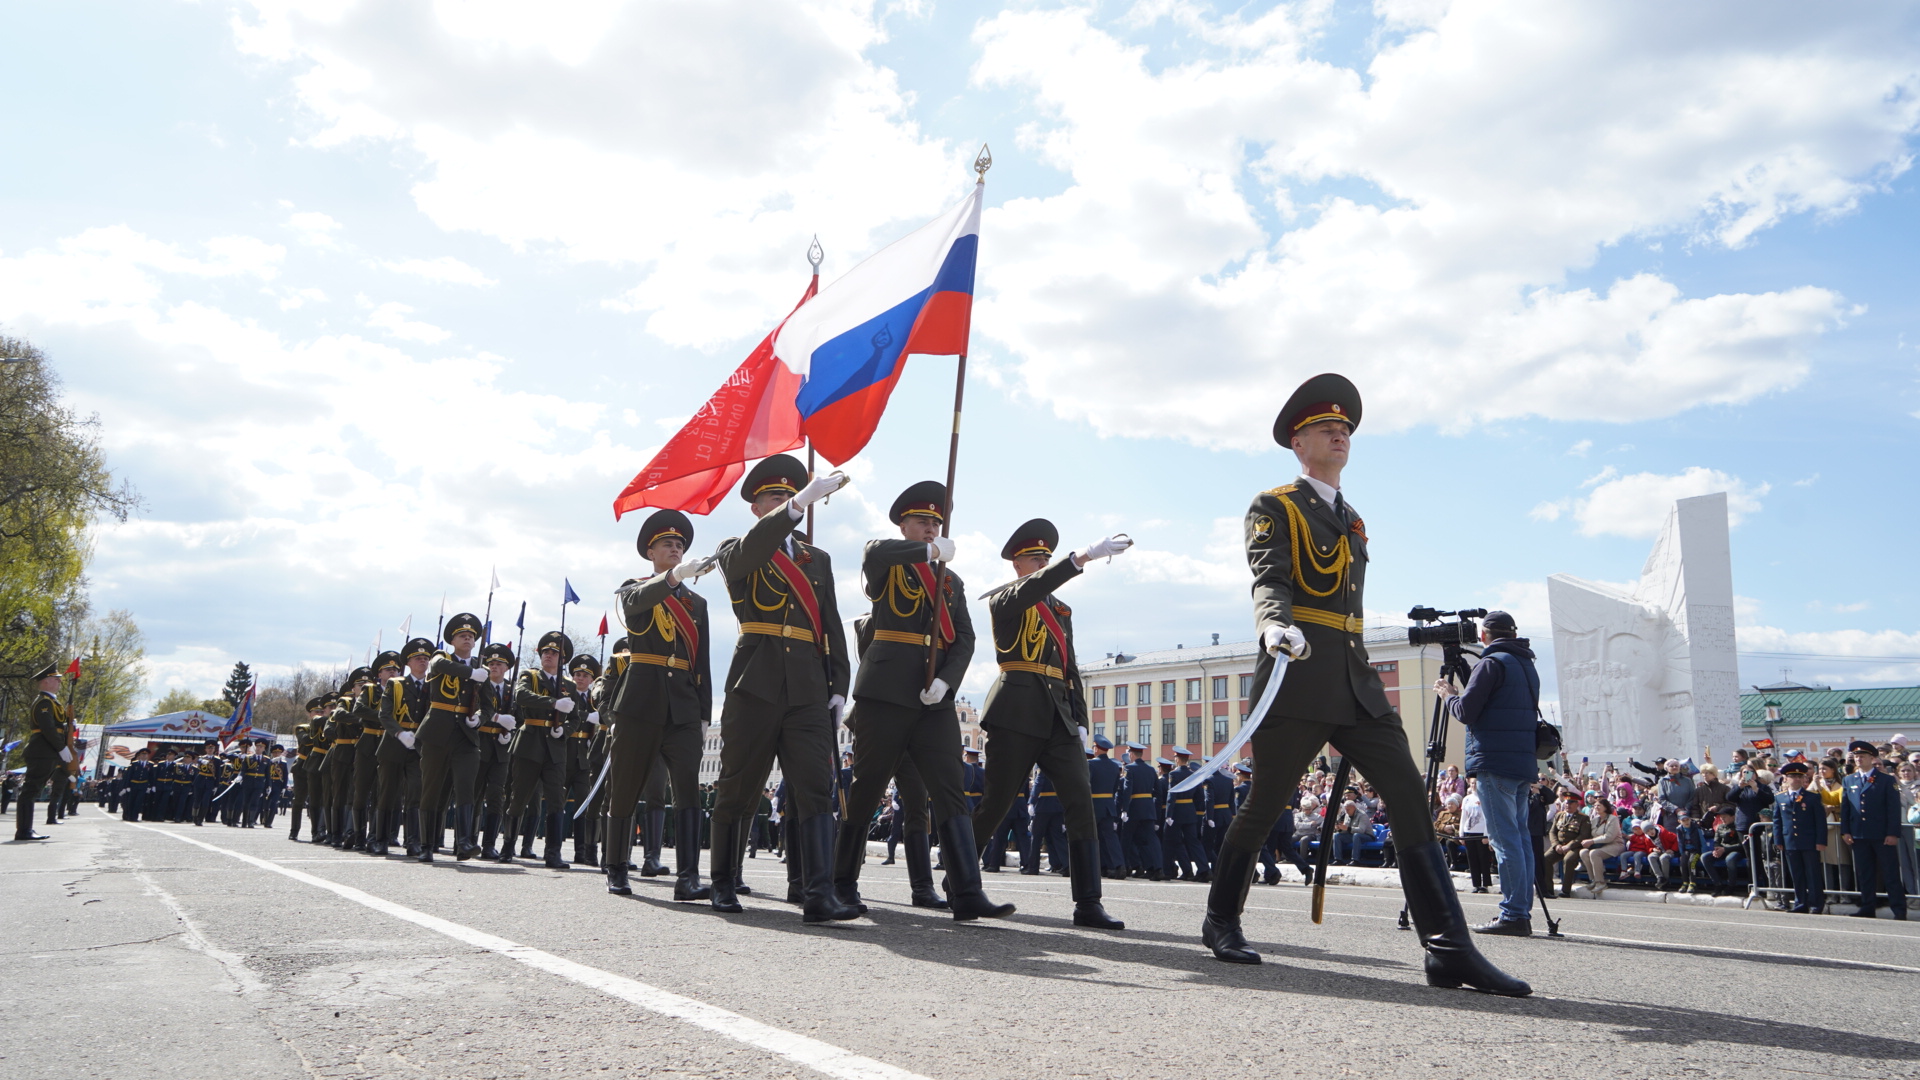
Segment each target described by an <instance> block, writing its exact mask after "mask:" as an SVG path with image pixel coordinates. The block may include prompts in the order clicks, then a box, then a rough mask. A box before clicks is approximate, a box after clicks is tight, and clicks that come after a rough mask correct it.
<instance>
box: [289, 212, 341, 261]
mask: <svg viewBox="0 0 1920 1080" xmlns="http://www.w3.org/2000/svg"><path fill="white" fill-rule="evenodd" d="M287 228H289V229H292V230H293V231H294V233H295V234H296V235H298V236H299V237H300V242H301V243H303V244H305V245H307V246H308V247H315V248H320V249H322V250H324V251H337V250H339V248H340V240H339V238H338V237H336V236H335V235H334V234H335V233H337V232H339V231H340V228H341V226H340V223H339V222H337V221H335V220H333V219H332V218H331V217H328V216H327V215H325V214H322V213H320V212H319V211H317V210H302V211H299V212H297V213H292V214H288V215H287Z"/></svg>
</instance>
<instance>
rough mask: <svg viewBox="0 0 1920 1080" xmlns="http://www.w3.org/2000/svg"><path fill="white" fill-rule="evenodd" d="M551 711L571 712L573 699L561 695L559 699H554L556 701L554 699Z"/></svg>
mask: <svg viewBox="0 0 1920 1080" xmlns="http://www.w3.org/2000/svg"><path fill="white" fill-rule="evenodd" d="M553 711H554V712H557V713H570V712H572V711H573V699H572V698H570V697H563V698H560V699H558V700H556V701H555V702H554V703H553Z"/></svg>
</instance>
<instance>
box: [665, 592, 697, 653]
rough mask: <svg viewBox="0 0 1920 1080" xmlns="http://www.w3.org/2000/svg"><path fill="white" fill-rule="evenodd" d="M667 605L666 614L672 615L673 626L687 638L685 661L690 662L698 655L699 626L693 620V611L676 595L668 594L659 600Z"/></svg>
mask: <svg viewBox="0 0 1920 1080" xmlns="http://www.w3.org/2000/svg"><path fill="white" fill-rule="evenodd" d="M660 602H661V603H662V604H665V605H666V606H667V614H669V615H672V616H673V622H674V625H675V626H678V627H679V628H680V636H681V637H684V638H686V639H687V663H688V664H692V663H693V662H694V661H695V660H697V659H699V657H700V627H699V624H698V623H695V622H694V621H693V613H692V612H690V611H688V610H687V605H685V604H683V603H681V602H680V598H679V597H677V596H672V595H669V596H668V597H667V598H666V599H665V600H662V601H660Z"/></svg>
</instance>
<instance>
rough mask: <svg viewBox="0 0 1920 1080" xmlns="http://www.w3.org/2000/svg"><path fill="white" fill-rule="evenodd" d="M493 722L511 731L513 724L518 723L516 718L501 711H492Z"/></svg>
mask: <svg viewBox="0 0 1920 1080" xmlns="http://www.w3.org/2000/svg"><path fill="white" fill-rule="evenodd" d="M493 722H494V723H496V724H499V725H500V726H501V727H503V728H506V729H507V730H508V731H512V730H513V727H514V725H515V724H517V723H519V721H518V720H515V719H514V718H513V717H511V716H508V715H507V714H506V713H503V712H501V713H494V714H493Z"/></svg>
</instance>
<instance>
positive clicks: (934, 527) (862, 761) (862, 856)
mask: <svg viewBox="0 0 1920 1080" xmlns="http://www.w3.org/2000/svg"><path fill="white" fill-rule="evenodd" d="M946 511H947V488H946V485H944V484H941V483H938V482H936V481H932V480H925V481H922V482H920V483H918V484H915V485H913V486H912V487H909V488H908V489H907V490H905V491H903V492H901V493H900V497H899V498H897V499H895V500H894V501H893V507H892V509H891V510H890V511H889V512H888V517H889V518H890V519H892V521H893V523H894V524H895V525H897V526H899V528H900V536H901V539H898V540H871V541H868V542H867V546H866V551H865V554H864V556H863V558H862V560H861V567H860V572H861V576H862V578H863V580H864V582H865V586H866V588H865V591H866V595H867V598H868V599H869V600H870V601H872V603H873V611H872V614H871V615H869V616H868V619H867V621H866V623H864V624H863V625H862V627H861V634H860V641H861V662H860V678H859V681H857V682H856V683H855V684H854V687H853V697H854V701H855V703H856V705H857V706H858V709H859V714H860V722H859V724H858V725H857V726H856V727H855V728H854V729H853V749H852V750H851V751H849V753H850V755H851V757H852V760H853V764H852V768H851V770H849V771H850V773H851V776H850V777H849V779H850V781H851V782H850V783H849V784H848V785H847V787H846V788H845V792H846V794H845V799H846V805H845V808H844V810H843V815H842V817H841V821H840V831H839V836H838V839H837V843H836V845H835V849H834V873H833V881H834V887H835V889H836V892H837V895H838V899H839V900H840V902H841V903H843V904H846V905H849V906H851V907H854V908H857V909H860V910H863V911H864V910H865V905H864V904H861V903H860V892H859V880H860V867H861V864H862V863H864V862H865V861H866V855H867V831H868V828H869V826H870V824H871V822H872V821H873V814H874V811H875V809H877V808H878V806H879V805H880V799H881V797H882V796H884V795H885V794H886V790H887V782H888V781H890V780H892V779H894V776H895V774H896V773H899V772H900V771H901V765H902V763H903V762H911V763H912V766H913V772H914V774H915V776H914V779H915V780H916V784H915V787H916V788H922V789H923V790H919V791H915V792H913V793H911V796H910V801H909V802H907V805H910V806H911V807H912V814H913V816H914V817H915V818H922V817H924V816H925V806H926V803H927V800H928V798H929V797H931V799H932V801H933V820H934V824H935V827H936V828H937V829H938V830H939V832H940V847H941V850H942V851H943V852H946V851H962V852H969V853H971V852H977V851H978V850H979V847H978V844H977V843H976V842H975V840H974V835H973V818H972V816H971V815H970V814H969V813H968V811H967V796H966V786H965V783H964V777H963V774H962V770H961V768H960V717H959V713H958V712H957V711H956V710H955V709H954V701H953V695H954V691H955V689H956V688H958V686H959V685H960V680H961V679H963V678H965V677H966V673H967V664H968V663H969V662H970V661H971V660H972V659H973V641H974V634H973V619H972V617H971V616H970V615H969V614H968V613H967V602H966V585H965V583H964V582H962V581H961V580H960V576H959V575H958V574H955V573H954V572H953V571H952V570H951V569H947V564H948V563H951V562H952V560H953V555H954V545H953V541H952V540H950V539H948V538H947V537H944V536H941V535H940V526H941V522H942V521H943V520H944V516H945V514H946ZM902 794H903V796H906V795H908V793H907V792H905V791H904V790H903V792H902ZM903 801H904V800H903ZM925 835H926V833H925V831H924V829H915V830H914V831H912V832H910V833H907V834H906V836H907V838H908V839H909V847H908V867H909V868H910V869H911V868H912V867H913V865H914V862H915V860H916V859H930V853H929V852H928V851H927V848H926V847H925V844H926V841H925V840H924V839H922V838H923V837H924V836H925ZM916 841H917V842H918V843H919V844H920V845H921V846H920V847H919V848H918V854H916V849H915V847H914V846H913V844H914V842H916ZM944 861H945V863H946V867H947V884H948V892H949V896H948V904H949V905H950V907H951V910H952V911H953V917H954V918H955V919H956V920H959V921H967V920H971V919H978V918H981V917H983V916H984V917H986V918H994V919H997V918H1003V917H1005V916H1007V915H1011V914H1012V913H1013V905H1011V904H1006V905H1000V904H995V903H994V902H993V901H991V900H989V899H987V897H986V894H985V893H984V892H982V891H981V888H980V861H979V859H978V858H964V857H963V858H957V859H947V860H944ZM928 876H929V877H931V876H932V875H931V869H930V868H929V871H928Z"/></svg>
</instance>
